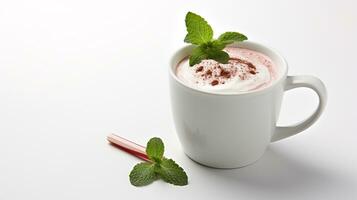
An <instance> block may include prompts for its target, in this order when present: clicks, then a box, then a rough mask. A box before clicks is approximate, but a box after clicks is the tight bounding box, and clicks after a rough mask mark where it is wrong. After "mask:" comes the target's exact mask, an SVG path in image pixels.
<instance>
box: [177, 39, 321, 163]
mask: <svg viewBox="0 0 357 200" xmlns="http://www.w3.org/2000/svg"><path fill="white" fill-rule="evenodd" d="M232 46H236V47H242V48H247V49H251V50H254V51H258V52H261V53H263V54H265V55H267V56H269V57H270V58H271V59H272V60H273V62H274V63H275V65H276V67H277V70H278V78H277V80H275V81H274V82H273V83H272V85H271V86H269V87H266V88H263V89H260V90H255V91H249V92H244V93H237V94H217V93H214V92H205V91H201V90H198V89H195V88H191V87H189V86H187V85H186V84H184V83H183V82H182V81H181V80H179V79H178V78H177V76H176V74H175V70H176V67H177V64H178V63H179V62H180V61H181V60H182V59H183V58H185V57H187V56H188V55H189V54H190V52H191V51H192V49H193V46H186V47H183V48H181V49H180V50H178V51H177V52H176V53H175V54H174V55H173V57H172V59H171V63H170V93H171V104H172V112H173V118H174V123H175V127H176V132H177V134H178V137H179V139H180V141H181V144H182V146H183V150H184V152H185V153H186V154H187V155H188V156H189V157H190V158H191V159H193V160H195V161H197V162H199V163H201V164H203V165H206V166H210V167H216V168H236V167H243V166H246V165H249V164H251V163H253V162H254V161H256V160H258V159H259V158H260V157H261V156H262V155H263V153H264V152H265V150H266V148H267V146H268V145H269V143H270V142H275V141H277V140H281V139H283V138H286V137H289V136H292V135H295V134H297V133H299V132H301V131H303V130H305V129H306V128H308V127H310V126H311V125H312V124H313V123H314V122H315V121H316V120H317V119H318V118H319V116H320V115H321V113H322V111H323V110H324V107H325V105H326V100H327V94H326V89H325V86H324V84H323V83H322V82H321V81H320V80H319V79H318V78H315V77H313V76H287V72H288V65H287V63H286V61H285V60H284V58H283V57H282V56H281V55H279V54H278V53H277V52H276V51H274V50H272V49H271V48H268V47H266V46H263V45H261V44H257V43H253V42H248V41H247V42H240V43H235V44H233V45H232ZM297 87H307V88H311V89H312V90H314V91H315V92H316V93H317V94H318V96H319V105H318V107H317V109H316V111H315V112H314V113H313V114H312V115H311V116H310V117H309V118H307V119H306V120H304V121H302V122H300V123H298V124H296V125H292V126H287V127H279V126H276V123H277V120H278V116H279V111H280V107H281V101H282V98H283V94H284V91H287V90H290V89H293V88H297Z"/></svg>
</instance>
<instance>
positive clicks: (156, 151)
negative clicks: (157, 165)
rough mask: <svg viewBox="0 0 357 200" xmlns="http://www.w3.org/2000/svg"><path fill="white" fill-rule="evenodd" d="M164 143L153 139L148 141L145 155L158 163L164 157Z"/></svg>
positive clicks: (158, 139)
mask: <svg viewBox="0 0 357 200" xmlns="http://www.w3.org/2000/svg"><path fill="white" fill-rule="evenodd" d="M164 150H165V147H164V143H163V142H162V140H161V139H160V138H157V137H154V138H151V139H150V140H149V142H148V143H147V145H146V154H147V155H148V157H149V159H150V160H153V161H155V162H159V161H160V160H161V159H162V156H163V155H164Z"/></svg>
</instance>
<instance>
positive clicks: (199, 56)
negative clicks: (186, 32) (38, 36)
mask: <svg viewBox="0 0 357 200" xmlns="http://www.w3.org/2000/svg"><path fill="white" fill-rule="evenodd" d="M206 58H207V54H205V53H204V52H203V51H202V49H201V47H196V48H194V49H193V50H192V53H191V56H190V60H189V63H190V66H193V65H195V64H198V63H200V62H201V61H202V60H203V59H206Z"/></svg>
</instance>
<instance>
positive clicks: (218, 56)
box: [208, 50, 229, 64]
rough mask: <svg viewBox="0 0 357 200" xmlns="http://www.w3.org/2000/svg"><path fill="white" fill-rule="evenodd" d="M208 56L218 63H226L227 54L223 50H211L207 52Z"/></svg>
mask: <svg viewBox="0 0 357 200" xmlns="http://www.w3.org/2000/svg"><path fill="white" fill-rule="evenodd" d="M208 58H209V59H212V60H215V61H217V62H219V63H223V64H227V63H228V60H229V55H228V53H226V52H225V51H221V50H220V51H213V52H210V53H209V54H208Z"/></svg>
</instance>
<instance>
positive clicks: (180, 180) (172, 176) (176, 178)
mask: <svg viewBox="0 0 357 200" xmlns="http://www.w3.org/2000/svg"><path fill="white" fill-rule="evenodd" d="M155 171H156V172H157V173H158V174H159V176H160V178H162V179H163V180H164V181H166V182H168V183H171V184H174V185H187V184H188V178H187V175H186V172H185V171H184V170H183V169H182V168H181V167H180V166H179V165H178V164H176V163H175V161H173V160H172V159H166V158H164V159H163V160H162V161H161V164H160V166H159V167H157V168H155Z"/></svg>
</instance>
